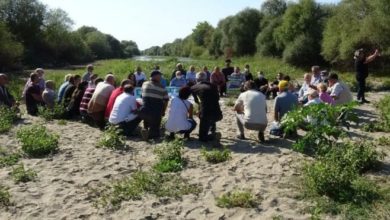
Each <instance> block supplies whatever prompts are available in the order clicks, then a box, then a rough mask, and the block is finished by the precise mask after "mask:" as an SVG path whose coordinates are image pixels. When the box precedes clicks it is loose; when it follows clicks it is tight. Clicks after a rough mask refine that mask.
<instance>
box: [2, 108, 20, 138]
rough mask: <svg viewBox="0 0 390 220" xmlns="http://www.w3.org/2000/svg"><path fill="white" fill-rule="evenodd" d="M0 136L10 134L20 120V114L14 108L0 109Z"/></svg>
mask: <svg viewBox="0 0 390 220" xmlns="http://www.w3.org/2000/svg"><path fill="white" fill-rule="evenodd" d="M0 115H1V117H0V134H1V133H5V132H8V131H9V130H10V129H11V128H12V124H13V123H14V122H15V121H16V120H18V119H19V118H20V115H19V113H18V112H17V111H16V110H15V109H12V108H7V107H0Z"/></svg>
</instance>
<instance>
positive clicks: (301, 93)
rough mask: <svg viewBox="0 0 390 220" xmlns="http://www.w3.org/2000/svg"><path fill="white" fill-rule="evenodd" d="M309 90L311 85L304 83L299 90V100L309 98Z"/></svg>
mask: <svg viewBox="0 0 390 220" xmlns="http://www.w3.org/2000/svg"><path fill="white" fill-rule="evenodd" d="M309 89H310V86H309V84H307V83H306V82H304V83H303V85H302V87H301V89H299V92H298V98H299V99H302V98H304V97H305V96H307V94H308V93H309Z"/></svg>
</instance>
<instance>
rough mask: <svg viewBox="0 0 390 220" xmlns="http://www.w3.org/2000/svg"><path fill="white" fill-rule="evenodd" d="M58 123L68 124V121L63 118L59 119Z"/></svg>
mask: <svg viewBox="0 0 390 220" xmlns="http://www.w3.org/2000/svg"><path fill="white" fill-rule="evenodd" d="M57 124H58V125H63V126H64V125H67V124H68V122H67V121H66V120H64V119H61V120H58V122H57Z"/></svg>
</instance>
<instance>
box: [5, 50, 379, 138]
mask: <svg viewBox="0 0 390 220" xmlns="http://www.w3.org/2000/svg"><path fill="white" fill-rule="evenodd" d="M376 53H377V52H376ZM356 56H357V57H358V58H357V59H362V58H359V57H360V56H361V55H360V54H358V53H356ZM375 56H377V55H375V54H374V55H371V56H369V57H368V58H367V59H368V61H369V62H371V61H372V60H373V59H374V58H375ZM231 62H232V61H231V60H230V59H228V60H226V62H225V67H224V68H222V69H221V68H219V67H215V68H214V69H213V71H212V72H209V71H208V68H207V67H206V66H204V67H202V68H201V70H200V71H199V72H196V68H195V66H190V68H189V71H188V72H187V71H185V70H184V68H183V65H182V64H180V63H179V64H177V65H176V68H175V70H174V71H173V72H172V77H171V79H170V80H169V83H168V80H167V79H165V78H164V77H163V74H162V73H161V72H160V68H159V66H156V67H155V68H154V70H153V71H152V72H151V73H150V78H149V80H148V77H147V75H146V74H145V73H144V72H142V68H141V67H137V69H136V70H135V71H134V73H130V74H129V75H128V78H127V79H124V80H122V81H121V83H120V85H119V86H118V87H117V88H116V87H115V86H116V81H117V79H116V77H115V76H114V75H113V74H112V73H108V74H107V75H105V77H104V78H100V77H99V76H98V75H97V74H95V73H94V67H93V65H88V66H87V68H86V69H87V71H86V72H85V73H84V74H83V75H82V76H81V75H71V74H69V75H66V76H65V79H64V82H63V83H62V84H61V85H60V87H59V90H58V92H56V91H55V84H54V82H53V81H52V80H46V81H45V79H44V73H45V72H44V70H43V69H42V68H38V69H36V70H35V71H34V72H33V73H31V75H30V77H29V79H28V81H27V82H26V85H25V87H24V90H23V93H22V97H23V99H24V101H25V104H26V109H27V113H28V114H30V115H33V116H36V115H37V114H38V107H39V106H44V107H45V108H47V109H49V110H50V109H53V108H55V106H58V105H59V106H62V107H63V108H64V109H65V115H64V117H66V118H69V119H72V118H73V119H75V118H80V119H81V120H82V121H83V122H85V123H89V124H94V125H96V126H98V127H99V128H101V129H104V128H105V126H107V125H108V124H112V125H117V126H118V127H120V128H121V130H122V132H123V134H124V135H126V136H134V135H137V134H135V130H136V129H137V127H138V126H139V124H140V123H141V122H143V129H141V135H142V137H143V138H144V139H145V140H146V139H158V138H160V136H161V135H162V134H160V128H161V123H162V118H163V117H164V116H165V114H166V111H167V109H168V108H167V106H168V104H169V103H170V108H169V111H168V115H167V120H166V123H165V125H164V126H165V129H166V130H167V131H168V132H169V135H167V137H168V138H174V137H175V135H176V134H183V135H184V138H187V139H189V138H190V134H191V132H192V131H193V130H194V129H195V128H196V127H197V126H198V124H197V122H196V120H195V119H194V116H195V115H197V116H198V118H199V140H200V141H203V142H207V141H211V140H215V139H219V138H220V136H221V134H220V133H219V132H217V129H216V128H217V126H216V123H217V122H218V121H220V120H222V118H223V113H222V111H221V107H220V102H219V101H220V97H223V96H226V95H227V93H228V91H229V89H231V88H239V90H240V91H241V93H240V94H239V96H238V98H237V100H236V102H235V105H234V108H233V110H234V111H235V113H236V114H235V117H236V123H237V138H238V139H245V138H246V137H245V129H248V130H254V131H257V132H258V139H259V141H260V142H264V141H265V138H264V131H265V129H266V128H267V126H268V119H267V112H268V110H267V101H266V100H267V99H274V106H273V120H274V121H275V122H280V121H281V119H282V118H283V116H284V115H285V114H286V113H287V112H289V111H291V110H292V109H293V108H294V107H296V106H303V107H305V106H308V105H312V104H318V103H327V104H329V105H342V104H345V103H348V102H351V101H352V95H351V92H350V90H349V88H348V86H346V85H345V84H344V83H343V82H342V81H340V80H339V78H338V75H337V74H335V73H330V74H328V72H327V71H321V69H320V67H319V66H313V67H312V68H311V72H308V73H305V74H304V76H303V84H302V85H301V86H300V88H296V86H295V85H294V84H293V83H292V82H291V80H290V77H289V76H288V75H285V74H283V73H278V74H277V77H276V79H275V80H273V81H272V82H269V81H268V80H267V79H266V77H265V74H264V73H263V72H259V73H258V74H257V76H253V74H252V73H251V72H250V66H249V65H245V69H244V71H243V72H241V70H240V68H239V67H238V66H236V67H232V66H231ZM357 62H361V61H357ZM361 65H363V66H364V67H361ZM365 65H366V64H365V63H364V62H363V64H359V63H358V64H357V66H358V67H357V70H361V69H364V71H366V69H365V68H366V67H365ZM359 74H360V73H359V72H358V73H357V77H360V75H359ZM364 74H366V72H364ZM358 80H360V78H359V79H358ZM364 80H365V78H364ZM362 81H363V79H362ZM230 82H232V84H231V83H230ZM233 82H234V83H233ZM7 83H8V77H7V75H6V74H0V105H1V106H7V107H13V106H15V105H16V102H15V99H14V97H13V96H12V95H11V94H10V92H9V91H8V89H7V87H6V85H7ZM359 83H360V82H359ZM167 85H170V86H172V87H179V90H178V91H179V92H178V95H177V96H174V97H169V94H168V92H167V90H166V88H165V87H166V86H167ZM136 87H140V88H142V89H141V91H142V94H141V97H142V98H141V99H137V97H136V96H135V95H134V90H135V88H136ZM364 89H365V88H364V85H363V82H362V83H361V86H360V89H359V92H358V101H360V102H367V100H366V99H365V96H364ZM190 97H193V101H192V98H191V99H190ZM195 103H196V104H197V105H198V107H199V108H198V109H196V108H195V106H194V104H195Z"/></svg>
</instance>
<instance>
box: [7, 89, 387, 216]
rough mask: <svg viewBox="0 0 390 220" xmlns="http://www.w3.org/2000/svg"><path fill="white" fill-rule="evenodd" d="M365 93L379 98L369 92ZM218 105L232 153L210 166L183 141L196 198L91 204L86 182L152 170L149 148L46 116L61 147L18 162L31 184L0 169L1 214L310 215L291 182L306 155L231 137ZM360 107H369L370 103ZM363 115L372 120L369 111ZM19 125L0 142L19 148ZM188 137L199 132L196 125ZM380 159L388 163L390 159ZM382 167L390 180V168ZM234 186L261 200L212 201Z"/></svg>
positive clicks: (231, 125)
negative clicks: (108, 143) (120, 145)
mask: <svg viewBox="0 0 390 220" xmlns="http://www.w3.org/2000/svg"><path fill="white" fill-rule="evenodd" d="M370 98H373V99H374V98H375V99H376V97H374V96H373V95H371V97H370ZM225 101H226V100H225ZM222 106H223V112H224V119H223V121H222V122H219V123H218V124H217V126H218V130H219V131H221V132H222V144H224V145H226V146H229V147H230V148H231V150H232V152H233V154H232V160H230V161H228V162H225V163H221V164H216V165H210V164H208V163H207V162H205V161H204V159H203V158H202V157H201V156H200V146H201V143H199V142H198V141H192V142H188V143H187V146H186V147H185V150H184V156H185V157H186V158H188V160H189V164H188V167H187V168H186V169H185V170H184V171H182V172H181V175H182V176H183V177H185V178H188V179H190V182H191V183H198V184H201V185H202V187H203V191H202V192H201V193H200V194H199V195H198V196H196V195H186V196H183V198H182V199H180V200H176V199H165V198H156V197H154V196H146V197H144V198H143V199H142V200H140V201H127V202H123V203H122V205H121V208H120V209H119V210H117V211H110V210H108V211H107V210H104V209H96V208H95V207H94V206H93V199H92V198H91V197H90V194H89V193H88V192H89V188H91V187H96V186H98V185H103V184H106V183H109V182H110V181H112V180H114V179H120V178H121V177H124V176H128V175H130V174H131V173H133V172H135V171H136V170H138V169H147V168H149V167H150V166H151V165H152V164H153V163H154V161H155V157H154V155H153V147H154V146H153V145H151V144H149V143H146V142H143V141H140V140H136V141H131V140H129V141H128V142H127V143H128V145H129V146H130V147H131V148H132V151H130V152H123V153H121V152H116V151H111V150H109V149H99V148H96V147H95V144H96V142H97V140H98V138H99V137H100V135H101V131H99V130H98V129H95V128H91V127H89V126H87V125H85V124H82V123H78V122H68V123H67V125H58V124H57V122H51V123H48V124H46V126H47V128H48V129H49V130H51V131H53V132H55V133H57V134H59V135H60V136H61V138H60V151H59V152H58V153H57V154H55V155H53V156H50V157H48V158H44V159H28V158H24V159H22V161H21V162H23V163H24V164H25V167H26V168H31V169H33V170H35V171H37V173H38V178H37V180H36V181H35V182H28V183H20V184H15V183H14V182H13V180H12V178H11V177H10V176H9V173H10V171H11V170H12V168H11V167H8V168H1V169H0V183H1V184H2V185H5V186H7V187H9V188H10V190H9V191H10V193H11V195H12V202H14V203H15V206H11V207H9V209H8V210H5V209H1V210H0V219H1V220H3V219H4V220H5V219H58V220H60V219H196V220H198V219H272V217H275V216H281V217H283V219H310V214H305V213H304V212H303V209H304V208H305V207H306V206H307V205H309V203H308V202H305V201H302V200H298V199H297V198H296V196H297V195H299V192H297V191H296V188H295V187H294V186H293V185H294V184H296V183H295V182H294V178H295V177H298V176H299V175H300V169H299V167H300V165H301V164H302V162H303V161H304V160H305V159H310V158H309V157H307V156H305V155H302V154H299V153H296V152H294V151H292V150H291V149H290V148H291V143H292V142H291V141H289V140H283V139H278V138H271V139H270V137H269V136H268V135H266V139H270V142H269V143H268V144H265V145H260V144H258V143H257V141H256V140H255V137H256V133H254V132H249V133H247V134H246V136H247V137H248V138H250V140H245V141H240V140H236V139H235V136H236V125H235V119H234V116H233V111H232V110H231V108H230V107H229V108H227V107H226V106H224V105H222ZM268 108H269V112H270V113H269V115H268V116H269V117H268V119H269V121H272V120H271V118H272V114H271V113H272V104H271V102H269V103H268ZM360 108H363V109H365V110H368V111H369V112H372V111H373V107H372V106H371V105H370V106H367V105H365V106H363V107H360ZM367 117H368V118H366V119H370V118H371V120H372V117H373V115H368V116H367ZM24 118H25V121H24V122H23V124H29V123H36V122H42V120H41V119H39V118H32V117H29V116H24ZM20 126H22V125H18V126H16V127H15V128H13V129H12V130H11V131H10V132H9V133H8V134H2V135H0V146H3V147H7V148H19V144H18V143H17V141H16V139H15V132H16V130H17V129H18V127H20ZM355 131H356V130H353V132H355ZM266 134H268V132H266ZM363 134H364V135H370V136H371V137H372V134H371V133H362V132H361V131H359V135H363ZM377 135H381V134H377ZM382 135H383V134H382ZM387 135H388V134H387ZM192 137H197V130H196V132H195V133H194V134H192ZM388 155H389V154H388ZM385 161H386V163H387V164H388V163H389V161H390V159H389V157H386V158H385ZM387 169H389V168H387ZM384 172H387V178H388V173H389V170H386V171H384ZM295 179H296V178H295ZM234 188H239V189H251V190H252V192H253V193H255V194H256V195H258V196H260V197H261V198H262V201H261V203H260V205H259V206H258V207H257V208H254V209H243V208H232V209H223V208H219V207H217V206H216V205H215V198H216V197H218V196H220V195H221V194H223V193H225V192H227V191H229V190H231V189H234ZM331 218H332V219H334V217H329V219H331Z"/></svg>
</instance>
